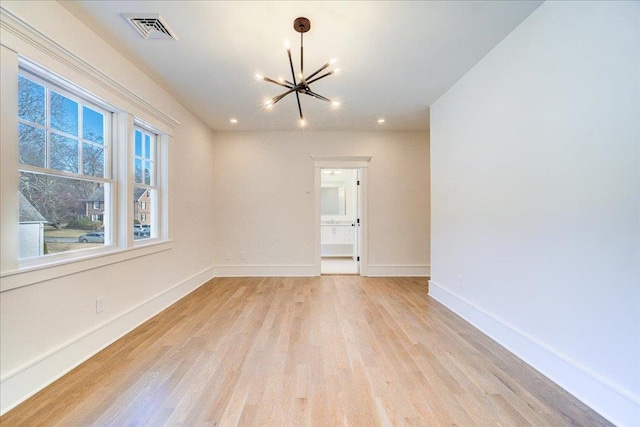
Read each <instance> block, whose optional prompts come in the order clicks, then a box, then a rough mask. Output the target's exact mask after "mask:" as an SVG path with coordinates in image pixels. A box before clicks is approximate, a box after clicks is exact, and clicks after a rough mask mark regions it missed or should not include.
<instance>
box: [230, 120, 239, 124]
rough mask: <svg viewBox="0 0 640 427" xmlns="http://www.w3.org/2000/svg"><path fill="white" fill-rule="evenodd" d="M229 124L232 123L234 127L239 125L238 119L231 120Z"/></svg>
mask: <svg viewBox="0 0 640 427" xmlns="http://www.w3.org/2000/svg"><path fill="white" fill-rule="evenodd" d="M229 122H231V124H232V125H237V124H238V119H229Z"/></svg>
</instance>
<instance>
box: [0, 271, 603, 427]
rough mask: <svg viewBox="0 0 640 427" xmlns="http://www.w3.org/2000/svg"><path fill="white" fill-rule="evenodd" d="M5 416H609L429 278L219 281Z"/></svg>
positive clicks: (68, 422)
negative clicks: (500, 339)
mask: <svg viewBox="0 0 640 427" xmlns="http://www.w3.org/2000/svg"><path fill="white" fill-rule="evenodd" d="M0 424H1V425H2V426H3V427H5V426H6V427H10V426H29V427H31V426H51V425H60V426H91V425H96V426H103V425H114V426H122V425H140V426H142V425H152V426H157V425H167V426H173V425H185V426H186V425H189V426H191V425H246V426H253V425H319V426H323V425H326V426H339V425H345V426H346V425H354V426H376V425H384V426H388V425H433V426H440V425H459V426H473V425H478V426H486V425H503V426H511V425H517V426H527V425H532V426H558V425H562V426H565V425H581V426H608V425H610V423H608V422H607V421H606V420H605V419H603V418H602V417H600V416H599V415H598V414H596V413H595V412H594V411H592V410H591V409H589V408H588V407H586V406H585V405H584V404H582V403H581V402H579V401H578V400H577V399H575V398H573V397H572V396H570V395H569V394H568V393H566V392H565V391H564V390H562V389H561V388H560V387H558V386H556V385H554V384H553V383H551V382H550V381H549V380H547V379H546V378H544V376H542V375H541V374H540V373H538V372H536V371H535V370H533V369H532V368H530V367H529V366H528V365H526V364H525V363H524V362H523V361H522V360H520V359H518V358H516V357H515V356H513V355H512V354H511V353H509V352H508V351H507V350H505V349H504V348H503V347H501V346H499V345H498V344H496V343H495V342H494V341H492V340H491V339H489V338H488V337H487V336H485V335H483V334H482V333H480V332H479V331H478V330H476V329H475V328H473V327H472V326H471V325H469V324H468V323H466V322H465V321H464V320H462V319H461V318H459V317H458V316H456V315H454V314H453V313H452V312H451V311H449V310H448V309H446V308H445V307H444V306H442V305H440V304H439V303H437V302H436V301H434V300H432V299H431V298H429V297H428V295H427V280H426V279H424V278H362V277H359V276H333V275H332V276H322V277H300V278H295V277H287V278H276V277H268V278H263V277H254V278H218V279H214V280H212V281H210V282H209V283H207V284H205V285H203V286H202V287H200V288H199V289H197V290H196V291H194V292H193V293H192V294H190V295H188V296H187V297H185V298H184V299H183V300H181V301H179V302H178V303H176V304H174V305H172V306H171V307H169V308H168V309H167V310H165V311H163V312H162V313H160V314H159V315H157V316H155V317H154V318H152V319H150V320H149V321H148V322H146V323H145V324H143V325H141V326H140V327H139V328H137V329H136V330H134V331H132V332H131V333H129V334H127V335H126V336H125V337H123V338H122V339H120V340H118V341H117V342H115V343H114V344H112V345H111V346H109V347H107V348H106V349H104V350H103V351H101V352H100V353H98V354H97V355H95V356H94V357H92V358H91V359H89V360H88V361H86V362H85V363H83V364H82V365H80V366H79V367H78V368H76V369H74V370H73V371H72V372H70V373H69V374H67V375H65V376H64V377H63V378H61V379H60V380H58V381H56V382H54V383H53V384H51V385H50V386H48V387H47V388H45V389H44V390H42V391H41V392H40V393H38V394H36V395H35V396H33V397H32V398H30V399H28V400H27V401H25V402H24V403H22V404H21V405H19V406H18V407H16V408H15V409H13V410H11V411H9V412H8V413H7V414H5V415H4V416H3V417H1V418H0Z"/></svg>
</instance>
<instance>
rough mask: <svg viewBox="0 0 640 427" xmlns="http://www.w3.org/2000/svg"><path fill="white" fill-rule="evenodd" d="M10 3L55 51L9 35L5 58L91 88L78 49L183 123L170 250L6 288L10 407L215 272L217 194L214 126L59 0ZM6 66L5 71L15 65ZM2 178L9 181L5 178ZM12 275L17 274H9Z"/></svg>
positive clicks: (4, 336)
mask: <svg viewBox="0 0 640 427" xmlns="http://www.w3.org/2000/svg"><path fill="white" fill-rule="evenodd" d="M2 7H3V8H4V9H5V10H8V11H9V12H10V13H11V14H14V15H15V16H16V17H17V19H18V20H19V21H23V23H24V24H26V27H25V28H29V27H31V30H29V31H28V33H29V34H28V37H33V38H34V39H38V40H39V39H40V38H41V36H45V38H49V39H51V40H52V41H53V42H54V44H53V45H48V46H49V47H50V48H51V50H50V51H47V50H46V49H45V50H42V49H40V48H39V47H36V46H34V45H32V44H30V43H26V42H25V39H24V38H21V37H14V36H13V33H9V32H6V33H5V32H3V38H2V44H3V48H2V51H3V60H4V59H5V58H9V59H12V60H13V61H14V64H15V63H17V62H15V61H16V58H15V57H16V52H17V53H19V54H22V55H25V56H27V57H29V58H31V59H33V60H35V61H38V62H41V63H42V62H46V64H44V65H46V66H47V67H51V68H52V69H53V71H54V72H56V73H59V74H61V75H62V76H64V77H67V78H69V79H71V80H73V81H75V82H76V83H79V84H81V85H83V86H85V85H91V83H90V81H91V79H90V78H87V79H84V78H83V76H82V75H81V74H78V73H77V70H76V69H74V68H73V67H69V66H68V65H66V64H65V63H63V62H61V61H59V60H58V59H57V55H58V54H59V55H60V56H61V57H67V56H69V55H71V56H77V57H79V58H81V59H82V60H84V61H86V62H87V63H89V64H91V65H92V66H93V67H96V68H98V69H100V70H102V71H103V72H104V73H105V74H106V75H107V76H109V77H110V78H111V79H113V80H116V81H117V82H118V83H120V84H121V85H123V86H124V87H125V88H126V89H127V90H129V91H131V92H133V93H134V94H136V95H137V96H139V97H142V98H143V99H144V100H145V101H147V102H149V103H151V104H153V105H154V106H155V107H157V108H159V109H160V110H162V111H163V112H165V113H166V114H168V115H169V116H172V117H173V118H175V119H176V120H178V121H179V122H180V123H181V125H180V126H178V127H176V128H175V129H173V131H172V133H173V137H172V139H171V147H170V151H171V159H170V179H169V182H170V200H169V203H170V210H171V216H170V232H171V237H172V239H173V243H172V244H171V245H170V246H171V249H169V250H166V251H163V252H159V253H155V254H152V255H147V256H141V257H138V258H135V259H129V260H127V261H122V262H119V263H114V264H111V265H108V266H103V267H99V268H95V269H92V270H88V271H84V272H80V273H75V274H71V275H66V276H62V277H59V278H57V279H53V280H45V281H43V282H39V283H35V284H32V285H30V286H25V287H19V288H17V289H12V290H8V291H4V292H2V293H0V316H1V318H0V365H1V378H2V379H1V383H0V386H1V392H0V397H1V399H2V400H1V410H2V412H5V411H6V410H8V409H9V408H11V407H12V406H14V405H15V404H17V403H19V402H20V400H22V399H24V398H25V397H27V396H28V395H30V394H32V393H33V392H35V391H37V390H38V389H39V388H41V387H42V386H44V385H46V384H47V383H48V382H50V381H51V380H53V379H55V378H56V377H58V376H60V375H61V374H63V373H64V372H66V371H67V370H69V369H70V368H72V367H73V366H74V365H76V364H77V363H79V362H80V361H82V360H84V359H85V358H87V357H88V356H90V355H91V354H92V353H94V352H95V351H97V350H99V349H100V348H102V347H104V346H105V345H107V344H109V343H110V342H111V341H113V340H114V339H115V338H117V337H119V336H120V335H122V334H123V333H125V332H126V331H128V330H130V329H131V328H133V327H134V326H136V325H137V324H139V323H141V322H143V321H144V320H146V319H147V318H149V317H150V316H151V315H153V314H155V313H156V312H158V311H159V310H161V309H162V308H163V307H165V306H167V305H169V304H171V303H172V302H174V301H176V300H177V299H179V298H181V297H182V296H184V295H185V294H186V293H188V292H190V291H191V290H193V289H194V288H196V287H197V286H199V285H201V284H202V283H204V282H205V281H206V280H208V279H209V278H210V277H212V274H213V273H212V269H211V266H212V255H211V254H212V252H213V245H214V241H215V240H214V235H213V227H212V225H211V216H212V215H211V212H212V211H213V209H214V198H213V197H212V196H211V194H210V192H209V190H210V188H211V187H212V184H213V179H212V178H213V177H212V174H211V165H212V164H213V145H212V144H211V139H212V133H211V131H210V130H209V129H208V128H207V127H205V126H204V125H203V124H202V123H201V122H200V121H198V120H197V119H196V118H195V117H194V116H193V115H192V114H190V113H189V112H187V111H186V110H185V109H184V108H183V107H182V106H181V105H180V104H178V102H177V101H175V100H174V99H173V98H171V97H170V96H169V95H168V94H167V93H166V92H164V91H163V90H162V89H161V88H160V87H159V86H157V85H156V84H155V83H153V82H152V81H151V80H150V79H148V78H147V77H146V76H145V75H144V74H143V73H142V72H140V71H139V70H138V69H136V68H134V67H133V66H132V65H131V64H130V63H129V62H128V61H127V60H126V59H125V58H124V57H122V56H121V55H120V54H119V53H117V52H116V51H114V50H113V49H112V48H111V47H109V46H108V45H107V44H106V43H104V42H103V41H102V40H101V39H99V38H98V37H97V36H96V35H95V34H94V33H92V32H91V31H90V30H89V29H88V28H86V27H85V26H84V25H83V24H81V23H80V22H78V21H77V20H76V19H75V18H74V17H73V16H72V15H70V14H69V13H68V12H67V11H66V10H65V9H63V8H62V7H61V6H60V5H59V4H58V3H56V2H2ZM4 14H5V11H3V16H4ZM3 19H4V17H3ZM32 30H33V31H32ZM3 31H4V28H3ZM39 33H40V34H39ZM56 44H57V45H59V46H57V47H56V46H55V45H56ZM59 47H62V48H63V50H58V49H59ZM65 50H66V51H65ZM11 51H13V52H11ZM4 65H5V64H3V73H8V72H15V70H13V71H12V70H11V69H10V68H11V67H4ZM85 88H86V89H88V90H90V91H92V92H94V93H96V94H97V95H99V96H103V97H105V99H107V101H109V102H112V103H114V104H115V105H121V104H122V103H123V100H122V99H120V98H118V97H117V96H114V94H113V93H112V92H109V91H108V90H105V88H104V87H101V86H99V85H92V86H91V87H86V86H85ZM5 89H7V90H10V89H11V88H5V87H3V88H2V90H3V91H4V90H5ZM11 90H14V89H11ZM4 107H5V106H4V105H3V113H4V112H5V111H6V110H5V108H4ZM14 111H15V110H14ZM10 143H11V141H8V140H3V141H2V144H10ZM14 143H15V140H14ZM2 185H8V184H6V182H5V181H4V180H3V182H2ZM9 279H11V280H15V275H13V276H11V277H2V279H0V280H2V281H5V280H9ZM98 296H103V297H104V300H105V311H104V312H102V313H100V314H96V313H95V301H96V297H98Z"/></svg>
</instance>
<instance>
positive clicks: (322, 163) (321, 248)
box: [312, 156, 371, 276]
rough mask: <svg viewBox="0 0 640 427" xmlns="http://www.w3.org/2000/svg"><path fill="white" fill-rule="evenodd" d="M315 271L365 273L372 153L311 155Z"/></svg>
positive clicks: (319, 273)
mask: <svg viewBox="0 0 640 427" xmlns="http://www.w3.org/2000/svg"><path fill="white" fill-rule="evenodd" d="M312 158H313V160H314V171H315V172H314V176H315V180H314V182H315V185H314V187H315V191H314V194H315V202H314V206H315V208H314V210H315V214H314V224H315V225H314V228H315V232H314V236H315V238H314V240H315V259H316V261H315V271H316V275H318V276H319V275H321V274H359V275H361V276H366V275H367V170H368V166H369V162H370V160H371V157H329V156H317V157H316V156H314V157H312Z"/></svg>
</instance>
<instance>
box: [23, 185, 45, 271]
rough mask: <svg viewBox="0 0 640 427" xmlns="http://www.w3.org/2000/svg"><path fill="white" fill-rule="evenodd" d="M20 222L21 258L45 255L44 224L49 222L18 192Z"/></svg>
mask: <svg viewBox="0 0 640 427" xmlns="http://www.w3.org/2000/svg"><path fill="white" fill-rule="evenodd" d="M18 206H19V212H20V213H19V215H20V216H19V222H18V236H19V242H20V258H21V259H24V258H31V257H35V256H40V255H44V224H45V223H46V222H48V221H47V220H46V219H45V218H44V217H43V216H42V214H41V213H40V212H38V210H37V209H36V208H35V207H34V206H33V205H32V204H31V203H30V202H29V200H27V198H26V197H24V194H22V192H18Z"/></svg>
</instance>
